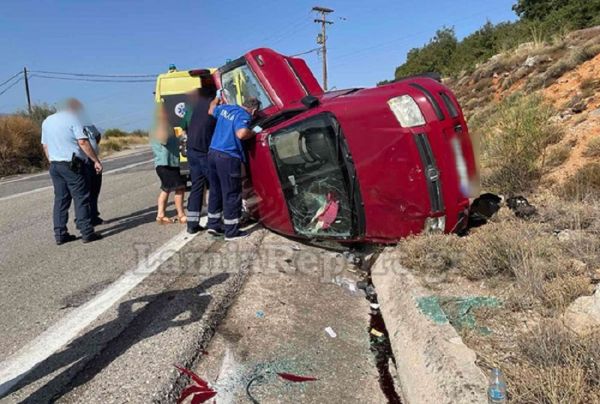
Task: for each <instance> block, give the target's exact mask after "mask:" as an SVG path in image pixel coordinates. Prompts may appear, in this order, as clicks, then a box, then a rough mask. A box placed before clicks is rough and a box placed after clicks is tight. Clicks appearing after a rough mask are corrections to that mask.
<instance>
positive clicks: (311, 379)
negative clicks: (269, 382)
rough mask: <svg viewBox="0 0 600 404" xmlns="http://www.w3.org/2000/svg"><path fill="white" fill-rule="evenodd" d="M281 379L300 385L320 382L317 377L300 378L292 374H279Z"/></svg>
mask: <svg viewBox="0 0 600 404" xmlns="http://www.w3.org/2000/svg"><path fill="white" fill-rule="evenodd" d="M277 375H278V376H279V377H281V378H282V379H285V380H288V381H290V382H295V383H300V382H314V381H315V380H319V379H317V378H316V377H312V376H300V375H295V374H292V373H277Z"/></svg>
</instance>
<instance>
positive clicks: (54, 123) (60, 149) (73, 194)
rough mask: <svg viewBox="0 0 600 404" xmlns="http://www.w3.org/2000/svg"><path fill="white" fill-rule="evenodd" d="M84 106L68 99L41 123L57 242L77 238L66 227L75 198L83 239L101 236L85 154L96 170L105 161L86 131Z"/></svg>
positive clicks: (99, 169)
mask: <svg viewBox="0 0 600 404" xmlns="http://www.w3.org/2000/svg"><path fill="white" fill-rule="evenodd" d="M82 109H83V106H82V104H81V103H80V102H79V101H78V100H76V99H74V98H72V99H69V100H67V102H66V104H65V107H64V108H63V109H62V110H60V111H58V112H56V113H54V114H52V115H50V116H49V117H47V118H46V119H45V120H44V122H43V123H42V145H43V147H44V152H45V154H46V158H47V159H48V161H50V177H51V178H52V184H53V185H54V215H53V216H54V217H53V219H54V237H55V240H56V244H58V245H61V244H64V243H67V242H69V241H73V240H75V236H74V235H72V234H69V232H68V230H67V221H68V219H69V208H70V206H71V200H72V199H74V200H75V216H76V218H77V219H76V224H77V228H78V229H79V231H80V232H81V237H82V240H83V242H84V243H89V242H91V241H95V240H99V239H101V238H102V236H100V235H99V234H97V233H96V232H94V227H93V226H92V221H91V215H90V202H89V191H88V188H87V184H86V181H85V177H84V172H83V170H84V164H85V158H86V156H87V157H89V158H90V159H91V160H92V161H93V162H94V169H95V170H96V172H97V173H100V172H102V163H100V160H99V159H98V156H97V155H96V153H95V152H94V149H92V146H91V145H90V142H89V139H88V137H87V135H86V134H85V133H84V132H83V127H82V125H81V122H80V120H79V118H78V115H79V114H80V113H81V111H82Z"/></svg>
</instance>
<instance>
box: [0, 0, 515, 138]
mask: <svg viewBox="0 0 600 404" xmlns="http://www.w3.org/2000/svg"><path fill="white" fill-rule="evenodd" d="M514 2H515V1H514V0H486V1H482V0H421V1H406V0H388V1H383V0H369V1H364V0H362V1H361V0H310V1H307V0H260V1H259V0H255V1H242V0H221V1H213V0H211V1H208V0H190V1H177V0H171V1H164V0H162V1H154V0H146V1H141V0H116V1H113V0H110V1H109V0H104V1H100V0H85V1H81V0H54V1H49V0H37V1H30V0H2V1H1V2H0V55H1V59H0V83H2V82H3V81H5V80H6V79H8V78H10V77H11V76H13V75H14V74H16V73H18V72H19V71H22V70H23V67H25V66H26V67H27V69H28V70H30V71H32V73H31V76H32V78H31V80H30V91H31V97H32V101H33V102H34V103H48V104H55V103H57V102H59V101H60V100H62V99H64V98H66V97H69V96H74V97H77V98H79V99H81V100H82V101H83V102H84V104H85V105H86V108H87V112H88V115H89V116H90V117H91V118H92V120H93V121H94V123H96V125H97V126H99V127H102V128H111V127H120V128H123V129H126V130H132V129H136V128H142V129H147V128H148V127H149V126H150V124H151V122H152V111H153V91H154V84H153V83H152V82H135V83H105V82H79V81H67V80H54V79H48V78H43V77H39V76H40V75H43V74H42V73H37V76H38V77H36V73H34V72H35V71H58V72H69V73H83V74H115V75H137V74H140V75H146V74H149V75H157V74H159V73H163V72H165V71H166V70H167V68H168V66H169V64H171V63H173V64H175V65H176V66H177V67H178V68H179V69H181V70H184V69H185V70H187V69H192V68H201V67H202V68H206V67H219V66H221V65H223V64H224V63H225V62H226V60H228V59H236V58H238V57H240V56H241V55H243V54H244V53H245V52H247V51H248V50H251V49H254V48H258V47H269V48H273V49H275V50H277V51H279V52H281V53H284V54H288V55H292V54H298V53H301V52H305V51H309V50H311V49H313V48H315V47H317V45H316V36H317V34H318V33H319V32H320V25H318V24H316V23H314V22H313V19H314V18H316V15H315V14H314V13H312V12H311V9H312V7H313V6H316V5H319V6H325V7H328V8H331V9H334V10H335V12H334V13H332V14H330V15H329V16H328V18H329V19H330V20H331V21H333V22H334V24H333V25H330V26H329V27H328V34H327V38H328V41H327V44H328V64H329V87H330V89H332V88H338V89H341V88H348V87H367V86H373V85H375V84H376V83H377V82H379V81H381V80H384V79H389V78H392V77H393V75H394V70H395V68H396V66H398V65H399V64H401V63H402V62H403V61H404V60H405V58H406V53H407V52H408V50H410V49H411V48H414V47H418V46H421V45H423V44H424V43H426V42H427V41H428V40H429V39H430V38H431V37H432V36H433V35H434V33H435V31H436V30H437V29H438V28H440V27H442V26H450V27H454V28H455V29H456V33H457V35H458V37H459V38H462V37H463V36H465V35H468V34H469V33H471V32H473V31H475V30H476V29H478V28H479V27H480V26H481V25H483V24H484V23H485V22H486V21H487V20H489V21H491V22H493V23H497V22H501V21H509V20H514V19H515V15H514V13H513V12H512V10H511V6H512V4H513V3H514ZM301 57H303V58H304V59H305V60H306V61H307V63H308V64H309V66H310V67H311V69H312V71H313V73H314V74H315V77H317V78H318V79H319V81H320V80H321V59H320V56H319V55H317V54H316V53H315V52H313V53H309V54H306V55H303V56H301ZM150 80H151V79H150ZM10 83H12V82H10ZM10 83H9V84H10ZM6 87H7V86H6V85H5V86H0V93H1V92H2V91H3V90H5V89H6ZM25 107H26V98H25V90H24V83H23V82H20V83H18V84H16V85H15V86H14V87H13V88H11V89H9V90H8V91H6V92H5V93H4V94H2V95H0V113H9V112H13V111H15V110H17V109H23V108H25Z"/></svg>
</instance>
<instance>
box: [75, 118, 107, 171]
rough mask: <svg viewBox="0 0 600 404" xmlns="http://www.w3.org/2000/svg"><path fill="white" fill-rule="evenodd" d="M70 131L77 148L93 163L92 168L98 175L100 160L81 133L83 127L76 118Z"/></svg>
mask: <svg viewBox="0 0 600 404" xmlns="http://www.w3.org/2000/svg"><path fill="white" fill-rule="evenodd" d="M71 130H72V131H73V135H75V139H77V143H78V144H79V147H80V148H81V150H83V152H84V153H85V155H86V156H88V157H89V158H90V160H92V161H93V162H94V168H95V169H96V172H97V173H98V174H100V173H101V172H102V163H100V159H98V156H97V155H96V152H95V151H94V148H93V147H92V145H91V144H90V139H89V138H88V137H87V135H86V134H85V132H84V131H83V126H81V123H80V122H79V120H78V119H77V118H75V119H74V120H73V124H72V126H71Z"/></svg>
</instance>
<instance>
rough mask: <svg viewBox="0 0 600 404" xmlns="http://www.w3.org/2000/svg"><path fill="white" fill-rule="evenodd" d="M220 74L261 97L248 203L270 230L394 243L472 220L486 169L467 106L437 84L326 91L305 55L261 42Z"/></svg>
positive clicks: (237, 94) (231, 95) (223, 82)
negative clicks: (472, 200)
mask: <svg viewBox="0 0 600 404" xmlns="http://www.w3.org/2000/svg"><path fill="white" fill-rule="evenodd" d="M215 76H216V77H215V78H216V81H217V86H219V87H220V88H221V89H222V90H223V94H224V98H225V99H226V101H227V102H228V103H236V104H239V103H241V102H242V101H243V100H244V98H245V97H249V96H252V97H256V98H258V99H259V100H260V101H261V102H262V107H261V108H262V109H261V112H260V118H259V119H257V121H256V122H255V127H254V130H255V132H257V136H256V138H255V139H252V140H251V141H250V142H249V144H248V162H249V177H250V180H251V184H252V186H251V187H249V188H248V190H249V191H250V195H249V196H248V197H247V207H248V209H249V211H250V212H251V213H252V214H253V215H254V216H255V217H256V218H257V219H258V220H260V221H261V222H262V223H263V224H264V225H265V226H266V227H268V228H270V229H271V230H274V231H276V232H278V233H282V234H285V235H288V236H292V237H299V238H305V239H316V240H326V239H329V240H332V239H333V240H336V241H339V242H377V243H393V242H396V241H398V240H399V239H401V238H403V237H406V236H408V235H410V234H416V233H420V232H423V231H446V232H453V231H460V230H461V229H463V228H464V227H465V226H466V224H467V217H468V208H469V197H472V196H474V193H475V192H476V188H477V182H478V173H477V167H476V164H475V157H474V152H473V147H472V144H471V139H470V137H469V133H468V129H467V125H466V122H465V119H464V117H463V114H462V111H461V108H460V106H459V104H458V102H457V100H456V97H455V96H454V95H453V94H452V92H451V91H450V90H449V89H448V88H447V87H445V86H444V85H442V84H441V83H440V82H439V81H437V80H435V79H433V78H430V77H427V76H420V77H410V78H406V79H404V80H401V81H398V82H396V83H393V84H388V85H385V86H382V87H377V88H369V89H361V88H354V89H348V90H339V91H331V92H327V93H325V92H324V91H323V89H322V88H321V87H320V85H319V83H318V82H317V80H316V79H315V77H314V76H313V74H312V73H311V71H310V69H309V68H308V66H307V65H306V63H305V62H304V61H303V60H302V59H298V58H294V57H286V56H283V55H281V54H278V53H277V52H275V51H273V50H271V49H264V48H262V49H256V50H252V51H250V52H248V53H246V54H245V55H244V56H243V57H241V58H239V59H237V60H235V61H233V62H230V63H228V64H227V65H225V66H223V67H221V68H220V69H218V71H217V72H216V74H215Z"/></svg>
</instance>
